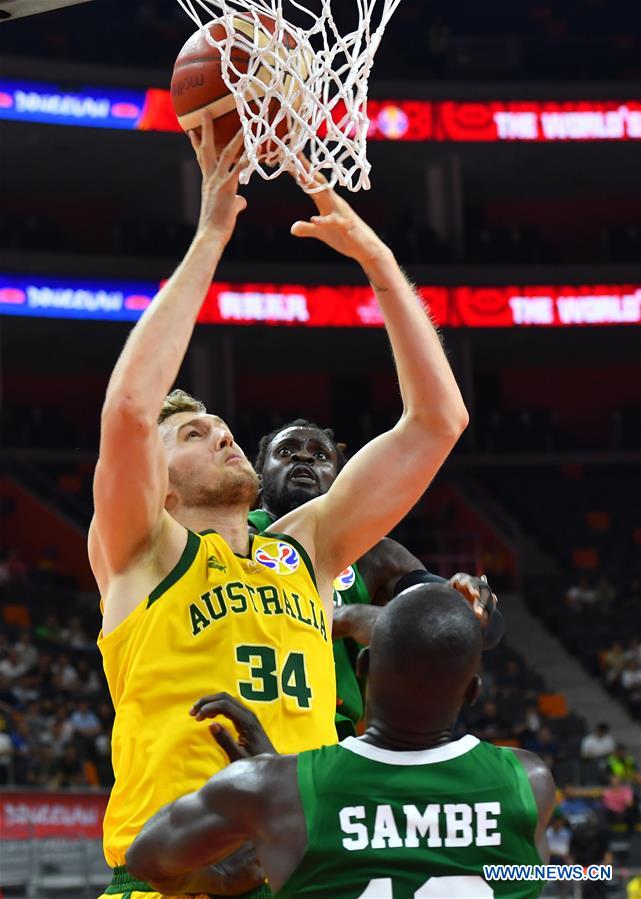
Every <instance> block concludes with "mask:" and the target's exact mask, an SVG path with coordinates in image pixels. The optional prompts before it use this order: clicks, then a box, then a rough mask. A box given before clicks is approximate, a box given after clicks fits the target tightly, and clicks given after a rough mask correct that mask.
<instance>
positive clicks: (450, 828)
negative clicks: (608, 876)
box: [274, 734, 543, 899]
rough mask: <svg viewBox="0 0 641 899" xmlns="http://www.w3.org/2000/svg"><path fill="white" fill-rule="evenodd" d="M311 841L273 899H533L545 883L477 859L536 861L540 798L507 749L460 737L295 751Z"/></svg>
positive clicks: (348, 742) (350, 740)
mask: <svg viewBox="0 0 641 899" xmlns="http://www.w3.org/2000/svg"><path fill="white" fill-rule="evenodd" d="M297 766H298V787H299V791H300V796H301V801H302V806H303V811H304V814H305V821H306V825H307V835H308V845H307V849H306V851H305V854H304V856H303V858H302V860H301V862H300V864H299V865H298V867H297V868H296V870H295V871H294V873H293V874H292V876H291V877H290V878H289V879H288V880H287V882H286V883H285V884H284V886H283V887H282V888H281V889H280V890H279V891H278V892H277V893H275V894H274V896H275V897H276V899H293V897H300V899H303V897H304V899H327V897H328V896H331V897H332V899H462V897H468V899H492V897H494V896H496V897H502V899H534V897H536V896H538V895H539V893H540V891H541V889H542V886H543V884H542V882H541V881H536V882H533V881H529V882H528V881H521V882H518V881H489V882H488V881H486V880H484V879H483V866H484V865H492V864H497V865H501V864H504V865H505V864H524V865H528V864H530V865H541V864H542V862H541V859H540V856H539V854H538V851H537V849H536V845H535V830H536V824H537V816H538V815H537V807H536V801H535V799H534V794H533V793H532V789H531V787H530V783H529V780H528V777H527V774H526V772H525V769H524V768H523V766H522V765H521V763H520V762H519V760H518V758H517V757H516V755H515V754H514V753H513V752H511V751H510V750H509V749H505V748H500V747H498V746H493V745H492V744H491V743H482V742H480V741H479V740H478V739H477V738H476V737H473V736H471V735H469V734H468V735H467V736H465V737H462V738H461V739H460V740H457V741H456V742H453V743H447V744H446V745H444V746H438V747H435V748H434V749H427V750H423V751H418V752H393V751H391V750H388V749H381V748H380V747H378V746H373V745H372V744H370V743H365V742H364V741H363V740H359V739H356V738H355V737H348V738H347V739H346V740H344V741H343V742H342V743H339V744H338V745H336V746H326V747H323V748H322V749H314V750H311V751H310V752H303V753H301V754H300V755H299V756H298V761H297Z"/></svg>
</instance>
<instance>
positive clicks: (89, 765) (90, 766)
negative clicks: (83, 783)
mask: <svg viewBox="0 0 641 899" xmlns="http://www.w3.org/2000/svg"><path fill="white" fill-rule="evenodd" d="M83 768H84V772H85V778H86V780H87V783H88V784H89V786H91V787H99V786H100V778H99V777H98V769H97V768H96V766H95V765H94V763H93V762H89V761H85V762H83Z"/></svg>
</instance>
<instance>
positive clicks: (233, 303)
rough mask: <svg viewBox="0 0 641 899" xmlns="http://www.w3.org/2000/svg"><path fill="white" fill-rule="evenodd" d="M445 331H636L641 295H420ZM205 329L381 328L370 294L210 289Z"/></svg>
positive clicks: (585, 290)
mask: <svg viewBox="0 0 641 899" xmlns="http://www.w3.org/2000/svg"><path fill="white" fill-rule="evenodd" d="M419 291H420V294H421V297H422V299H423V301H424V303H425V306H426V308H427V309H429V311H430V314H431V316H432V318H433V320H434V322H435V324H437V325H439V326H442V327H455V328H456V327H471V328H479V327H480V328H488V327H490V328H507V327H522V326H532V325H535V326H548V327H564V326H569V325H631V324H639V323H641V287H639V286H633V285H621V286H614V287H613V286H612V285H608V286H593V285H590V286H580V287H576V286H563V287H550V286H530V287H516V286H515V287H420V288H419ZM198 320H199V321H200V322H205V323H212V324H213V323H215V324H234V325H251V324H264V325H294V326H299V327H300V326H303V327H317V328H322V327H334V328H336V327H338V328H350V327H351V328H354V327H355V328H363V327H369V328H375V327H382V326H383V316H382V313H381V310H380V308H379V306H378V303H377V301H376V297H375V296H374V294H373V293H372V291H371V289H370V288H368V287H344V286H341V287H328V286H323V287H308V286H302V285H300V286H297V285H292V284H287V285H272V284H242V285H239V284H221V283H216V284H213V285H212V287H211V289H210V291H209V293H208V295H207V299H206V300H205V303H204V305H203V308H202V310H201V313H200V316H199V319H198Z"/></svg>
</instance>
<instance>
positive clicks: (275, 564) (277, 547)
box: [254, 541, 300, 574]
mask: <svg viewBox="0 0 641 899" xmlns="http://www.w3.org/2000/svg"><path fill="white" fill-rule="evenodd" d="M254 559H255V560H256V561H257V562H258V563H259V564H260V565H264V566H265V568H271V570H272V571H275V572H276V574H293V573H294V572H295V571H296V569H297V568H298V566H299V565H300V556H299V555H298V553H297V552H296V550H295V549H294V547H293V546H290V545H289V543H281V542H280V541H279V542H278V543H276V542H274V543H266V544H265V545H264V546H261V547H260V548H259V549H257V550H256V552H255V554H254Z"/></svg>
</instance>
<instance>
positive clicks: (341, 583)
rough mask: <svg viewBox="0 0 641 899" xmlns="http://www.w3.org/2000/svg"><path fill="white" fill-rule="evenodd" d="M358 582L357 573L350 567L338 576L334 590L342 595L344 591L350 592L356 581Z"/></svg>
mask: <svg viewBox="0 0 641 899" xmlns="http://www.w3.org/2000/svg"><path fill="white" fill-rule="evenodd" d="M355 580H356V572H355V571H354V569H353V568H352V566H351V565H350V566H349V568H346V569H345V570H344V571H341V573H340V574H339V575H338V577H337V578H336V580H335V581H334V590H338V592H339V593H342V592H343V590H349V588H350V587H353V586H354V581H355Z"/></svg>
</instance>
